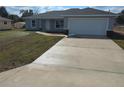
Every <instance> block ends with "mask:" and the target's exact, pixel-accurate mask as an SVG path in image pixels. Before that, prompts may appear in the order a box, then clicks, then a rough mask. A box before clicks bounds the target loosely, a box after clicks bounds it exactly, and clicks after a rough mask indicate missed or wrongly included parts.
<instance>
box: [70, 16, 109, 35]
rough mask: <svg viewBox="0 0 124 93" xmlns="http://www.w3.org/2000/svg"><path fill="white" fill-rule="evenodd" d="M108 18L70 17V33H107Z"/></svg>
mask: <svg viewBox="0 0 124 93" xmlns="http://www.w3.org/2000/svg"><path fill="white" fill-rule="evenodd" d="M106 26H107V18H69V19H68V29H69V34H70V35H106Z"/></svg>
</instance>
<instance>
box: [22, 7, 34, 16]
mask: <svg viewBox="0 0 124 93" xmlns="http://www.w3.org/2000/svg"><path fill="white" fill-rule="evenodd" d="M20 14H22V16H21V17H27V16H31V15H33V10H31V9H29V10H20Z"/></svg>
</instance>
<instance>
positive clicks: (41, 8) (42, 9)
mask: <svg viewBox="0 0 124 93" xmlns="http://www.w3.org/2000/svg"><path fill="white" fill-rule="evenodd" d="M86 7H88V6H7V7H6V9H7V11H8V12H9V13H10V14H17V15H20V14H19V11H20V10H21V9H32V10H35V11H36V10H37V9H38V11H39V12H40V13H43V12H46V11H52V10H66V9H69V8H80V9H82V8H86ZM89 7H92V8H96V9H101V10H106V11H108V10H110V11H112V12H114V13H118V12H120V11H122V10H123V9H124V6H89Z"/></svg>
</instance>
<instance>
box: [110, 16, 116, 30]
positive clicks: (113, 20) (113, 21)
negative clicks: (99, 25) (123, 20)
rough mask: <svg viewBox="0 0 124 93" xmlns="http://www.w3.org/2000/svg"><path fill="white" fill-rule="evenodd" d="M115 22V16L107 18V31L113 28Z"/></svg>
mask: <svg viewBox="0 0 124 93" xmlns="http://www.w3.org/2000/svg"><path fill="white" fill-rule="evenodd" d="M115 23H116V20H115V17H110V18H109V24H108V31H112V30H113V27H114V25H115Z"/></svg>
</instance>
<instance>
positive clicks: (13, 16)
mask: <svg viewBox="0 0 124 93" xmlns="http://www.w3.org/2000/svg"><path fill="white" fill-rule="evenodd" d="M8 18H9V19H11V20H13V22H14V23H15V22H18V21H19V20H20V18H19V16H18V15H15V14H10V15H9V16H8Z"/></svg>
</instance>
